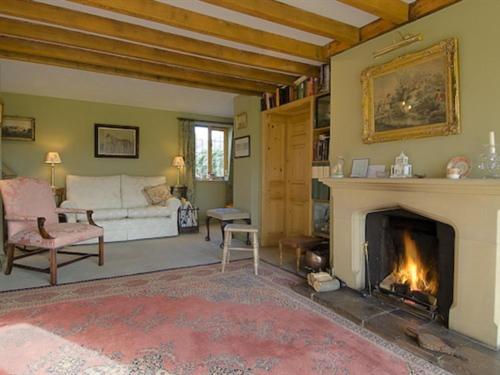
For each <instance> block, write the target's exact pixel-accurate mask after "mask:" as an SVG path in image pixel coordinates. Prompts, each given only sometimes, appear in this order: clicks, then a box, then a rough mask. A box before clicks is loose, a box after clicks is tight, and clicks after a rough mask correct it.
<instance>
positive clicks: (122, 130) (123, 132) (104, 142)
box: [94, 124, 139, 159]
mask: <svg viewBox="0 0 500 375" xmlns="http://www.w3.org/2000/svg"><path fill="white" fill-rule="evenodd" d="M94 156H95V157H96V158H128V159H138V158H139V127H138V126H125V125H105V124H95V125H94Z"/></svg>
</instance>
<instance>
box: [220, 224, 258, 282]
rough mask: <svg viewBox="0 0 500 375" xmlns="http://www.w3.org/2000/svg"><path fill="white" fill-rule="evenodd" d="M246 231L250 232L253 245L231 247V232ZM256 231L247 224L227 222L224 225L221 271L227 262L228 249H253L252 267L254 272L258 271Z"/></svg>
mask: <svg viewBox="0 0 500 375" xmlns="http://www.w3.org/2000/svg"><path fill="white" fill-rule="evenodd" d="M235 232H240V233H247V234H250V233H251V234H252V243H253V247H252V248H248V247H231V239H232V237H233V233H235ZM257 233H259V230H258V229H257V228H256V227H254V226H252V225H248V224H227V225H226V226H225V227H224V250H223V251H222V272H224V269H225V267H226V264H227V263H229V250H236V251H253V267H254V271H255V274H256V275H258V273H259V270H258V269H259V240H258V239H257Z"/></svg>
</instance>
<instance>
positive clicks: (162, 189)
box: [144, 184, 172, 204]
mask: <svg viewBox="0 0 500 375" xmlns="http://www.w3.org/2000/svg"><path fill="white" fill-rule="evenodd" d="M144 193H146V199H147V200H148V201H149V204H159V203H161V202H165V201H166V200H168V199H169V198H170V197H172V194H170V186H168V185H167V184H160V185H156V186H146V187H145V188H144Z"/></svg>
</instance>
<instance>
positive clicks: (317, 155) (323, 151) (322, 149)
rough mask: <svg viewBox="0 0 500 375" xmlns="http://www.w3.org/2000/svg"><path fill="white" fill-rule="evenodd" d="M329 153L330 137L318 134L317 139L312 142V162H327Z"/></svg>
mask: <svg viewBox="0 0 500 375" xmlns="http://www.w3.org/2000/svg"><path fill="white" fill-rule="evenodd" d="M329 152H330V136H329V135H326V134H320V135H319V136H318V139H316V140H315V141H314V144H313V160H314V161H323V160H329Z"/></svg>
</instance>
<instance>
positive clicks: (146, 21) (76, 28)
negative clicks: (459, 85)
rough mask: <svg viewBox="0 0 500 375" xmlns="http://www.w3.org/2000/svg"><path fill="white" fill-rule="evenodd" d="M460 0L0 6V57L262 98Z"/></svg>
mask: <svg viewBox="0 0 500 375" xmlns="http://www.w3.org/2000/svg"><path fill="white" fill-rule="evenodd" d="M459 1H460V0H415V1H414V2H412V3H411V4H408V1H406V0H405V1H402V0H339V1H326V0H325V1H324V5H321V6H320V8H315V7H313V6H311V5H310V3H308V2H307V0H303V2H300V1H296V0H293V1H292V0H280V1H277V0H201V1H194V0H184V1H182V2H181V1H179V2H175V1H174V0H161V1H158V0H133V1H132V0H64V1H60V0H37V1H33V0H0V57H4V58H9V59H14V60H23V61H29V62H35V63H41V64H48V65H56V66H64V67H69V68H73V69H82V70H90V71H94V72H101V73H106V74H114V75H120V76H127V77H133V78H138V79H144V80H151V81H156V82H168V83H174V84H182V85H186V86H193V87H202V88H213V89H214V90H221V91H228V92H237V93H251V94H259V93H262V92H272V91H274V90H275V88H276V87H277V86H278V85H290V84H292V83H293V82H294V80H295V79H296V78H297V76H301V75H305V76H315V77H317V76H318V74H319V68H318V65H319V63H320V62H325V61H327V60H328V57H330V56H332V55H335V54H338V53H341V52H343V51H345V50H348V49H349V48H352V47H353V46H356V45H358V44H360V43H362V42H364V41H366V40H369V39H372V38H375V37H377V36H379V35H381V34H383V33H386V32H388V31H391V30H394V29H396V28H397V27H399V26H401V25H403V24H406V23H408V22H412V21H414V20H417V19H419V18H421V17H424V16H426V15H428V14H430V13H432V12H435V11H437V10H440V9H442V8H444V7H446V6H449V5H452V4H454V3H457V2H459ZM292 4H293V5H292ZM313 8H314V9H313ZM322 9H325V10H328V11H327V12H325V13H327V14H328V17H325V14H323V13H322V12H321V10H322ZM311 10H312V11H311ZM314 12H315V13H314ZM337 14H339V15H340V16H339V17H337V16H336V15H337ZM377 17H378V18H377ZM334 18H335V19H334ZM363 20H364V21H363ZM354 25H356V26H354ZM327 40H330V41H331V42H329V43H328V44H326V45H322V44H324V43H325V41H327ZM319 44H321V45H319Z"/></svg>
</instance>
